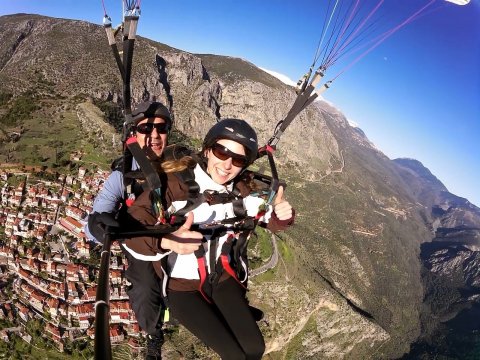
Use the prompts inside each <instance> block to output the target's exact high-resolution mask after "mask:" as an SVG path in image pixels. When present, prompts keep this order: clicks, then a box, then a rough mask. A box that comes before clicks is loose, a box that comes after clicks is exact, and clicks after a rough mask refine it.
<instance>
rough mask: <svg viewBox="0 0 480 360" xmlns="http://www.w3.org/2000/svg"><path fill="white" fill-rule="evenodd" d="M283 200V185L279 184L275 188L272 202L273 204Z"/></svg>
mask: <svg viewBox="0 0 480 360" xmlns="http://www.w3.org/2000/svg"><path fill="white" fill-rule="evenodd" d="M282 200H283V186H281V185H280V186H279V187H278V190H277V195H276V196H275V202H274V203H273V204H274V205H276V204H278V203H280V202H282Z"/></svg>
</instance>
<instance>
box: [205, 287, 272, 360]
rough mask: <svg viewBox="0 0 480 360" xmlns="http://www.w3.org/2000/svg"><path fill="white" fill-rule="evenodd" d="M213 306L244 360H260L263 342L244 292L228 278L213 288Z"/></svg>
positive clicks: (263, 350) (263, 346)
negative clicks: (222, 319)
mask: <svg viewBox="0 0 480 360" xmlns="http://www.w3.org/2000/svg"><path fill="white" fill-rule="evenodd" d="M212 298H213V300H214V302H215V305H216V306H217V307H218V309H219V310H220V312H221V313H222V315H223V318H224V319H225V321H226V322H227V323H228V326H229V328H230V329H231V331H232V332H233V334H234V335H235V338H236V339H237V341H238V342H239V344H240V346H241V347H242V349H243V351H244V353H245V355H246V359H252V360H254V359H261V358H262V355H263V353H264V352H265V341H264V339H263V335H262V333H261V331H260V329H259V328H258V325H257V322H256V321H255V318H254V317H253V314H252V312H251V311H250V308H249V306H248V302H247V299H246V297H245V290H244V289H243V288H242V287H241V286H240V284H238V283H237V282H236V280H235V279H233V278H229V279H227V280H225V281H222V282H219V283H218V284H217V286H215V287H214V288H213V294H212Z"/></svg>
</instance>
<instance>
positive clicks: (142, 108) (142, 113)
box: [132, 101, 172, 130]
mask: <svg viewBox="0 0 480 360" xmlns="http://www.w3.org/2000/svg"><path fill="white" fill-rule="evenodd" d="M151 117H161V118H162V119H163V120H165V122H166V123H167V124H168V129H169V130H170V128H171V127H172V118H171V115H170V111H168V109H167V107H166V106H165V105H163V104H162V103H160V102H156V101H144V102H141V103H140V104H138V105H137V107H136V108H135V109H134V110H133V111H132V120H133V123H134V124H135V125H137V124H138V123H139V122H140V121H142V120H143V119H148V118H151Z"/></svg>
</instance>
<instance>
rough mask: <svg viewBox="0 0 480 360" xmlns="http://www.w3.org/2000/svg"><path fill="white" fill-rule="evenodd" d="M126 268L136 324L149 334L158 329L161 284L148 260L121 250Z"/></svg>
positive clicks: (161, 304)
mask: <svg viewBox="0 0 480 360" xmlns="http://www.w3.org/2000/svg"><path fill="white" fill-rule="evenodd" d="M122 250H123V248H122ZM123 253H124V254H125V256H126V258H127V260H128V269H127V271H126V272H125V276H126V278H127V279H128V281H129V282H130V283H131V286H130V287H129V289H128V290H127V294H128V297H129V300H130V305H131V306H132V309H133V312H134V313H135V317H136V318H137V321H138V325H140V327H141V328H142V329H143V330H145V331H146V332H147V333H148V334H150V335H155V334H157V333H158V331H160V329H161V326H162V324H161V323H159V322H160V315H161V311H162V307H163V301H162V284H161V280H160V278H159V277H158V275H157V273H156V272H155V269H154V268H153V265H152V263H151V262H150V261H142V260H138V259H135V258H134V257H133V256H132V255H130V254H129V253H128V252H127V251H125V250H123Z"/></svg>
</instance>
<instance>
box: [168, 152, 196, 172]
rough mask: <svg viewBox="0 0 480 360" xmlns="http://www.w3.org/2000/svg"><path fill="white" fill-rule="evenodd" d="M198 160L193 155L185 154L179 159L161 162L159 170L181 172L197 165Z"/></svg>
mask: <svg viewBox="0 0 480 360" xmlns="http://www.w3.org/2000/svg"><path fill="white" fill-rule="evenodd" d="M196 163H197V162H196V161H195V160H194V159H193V158H192V157H191V156H184V157H182V158H181V159H178V160H166V161H164V162H162V163H161V164H160V169H159V171H161V172H164V173H166V174H168V173H174V172H180V171H183V170H185V169H188V168H192V167H194V166H195V164H196Z"/></svg>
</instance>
